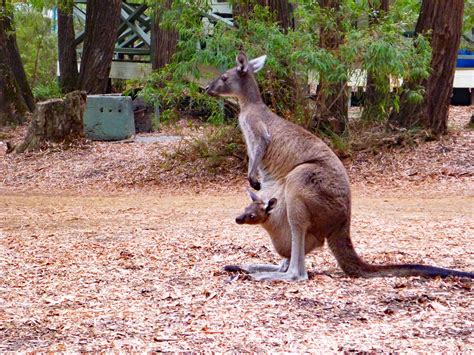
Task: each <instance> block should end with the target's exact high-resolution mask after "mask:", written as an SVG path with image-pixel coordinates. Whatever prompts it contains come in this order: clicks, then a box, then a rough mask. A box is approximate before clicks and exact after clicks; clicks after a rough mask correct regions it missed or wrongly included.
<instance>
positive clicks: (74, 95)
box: [12, 91, 87, 153]
mask: <svg viewBox="0 0 474 355" xmlns="http://www.w3.org/2000/svg"><path fill="white" fill-rule="evenodd" d="M86 100H87V95H86V92H85V91H73V92H71V93H69V94H67V95H66V96H65V97H64V99H51V100H47V101H43V102H39V103H38V104H36V110H35V112H34V114H33V120H32V122H31V124H30V127H29V128H28V133H27V134H26V137H25V139H24V141H23V142H22V143H20V144H18V145H17V146H15V147H14V148H13V149H12V150H13V151H14V152H15V153H23V152H24V151H32V150H35V149H39V148H41V145H42V144H43V143H44V142H47V141H49V142H62V141H67V140H72V139H74V138H78V137H83V135H84V128H83V116H84V111H85V108H86Z"/></svg>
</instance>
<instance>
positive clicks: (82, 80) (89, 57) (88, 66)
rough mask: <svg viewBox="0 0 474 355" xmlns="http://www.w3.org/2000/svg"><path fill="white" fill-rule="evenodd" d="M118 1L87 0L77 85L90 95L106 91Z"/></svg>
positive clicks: (120, 2) (119, 3) (119, 0)
mask: <svg viewBox="0 0 474 355" xmlns="http://www.w3.org/2000/svg"><path fill="white" fill-rule="evenodd" d="M121 4H122V1H121V0H88V1H87V14H86V34H85V38H84V50H83V53H82V60H81V70H80V76H79V84H80V87H81V89H82V90H85V91H87V93H89V94H104V93H106V91H107V83H108V80H109V74H110V67H111V65H112V59H113V55H114V47H115V40H116V39H117V30H118V25H119V22H120V9H121Z"/></svg>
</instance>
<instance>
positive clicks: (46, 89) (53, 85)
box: [32, 81, 62, 100]
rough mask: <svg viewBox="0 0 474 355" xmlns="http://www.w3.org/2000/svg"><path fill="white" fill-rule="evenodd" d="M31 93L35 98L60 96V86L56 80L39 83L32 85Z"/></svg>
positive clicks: (43, 98)
mask: <svg viewBox="0 0 474 355" xmlns="http://www.w3.org/2000/svg"><path fill="white" fill-rule="evenodd" d="M32 90H33V95H34V97H35V98H36V99H37V100H46V99H51V98H57V97H61V96H62V94H61V88H60V87H59V84H58V82H57V81H49V82H47V83H44V84H43V83H39V84H38V85H36V86H35V87H33V89H32Z"/></svg>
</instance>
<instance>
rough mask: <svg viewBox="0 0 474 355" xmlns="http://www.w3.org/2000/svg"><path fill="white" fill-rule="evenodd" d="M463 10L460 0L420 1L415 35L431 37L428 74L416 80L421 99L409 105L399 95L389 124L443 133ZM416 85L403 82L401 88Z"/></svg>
mask: <svg viewBox="0 0 474 355" xmlns="http://www.w3.org/2000/svg"><path fill="white" fill-rule="evenodd" d="M463 12H464V0H452V1H438V0H423V3H422V5H421V11H420V15H419V17H418V22H417V24H416V29H415V35H416V34H424V35H428V36H430V38H431V40H430V42H431V48H432V57H431V74H430V76H429V78H428V79H427V80H424V81H422V82H421V83H420V84H421V85H422V86H423V87H424V88H425V94H424V100H423V102H422V103H421V104H411V103H410V102H408V100H407V97H406V95H402V97H401V99H400V111H399V112H398V113H396V112H394V113H392V115H391V117H390V121H391V123H393V124H397V125H400V126H403V127H413V126H421V127H423V128H425V129H427V130H429V131H430V132H431V133H432V134H433V135H435V136H437V135H441V134H445V133H446V132H447V122H448V110H449V103H450V100H451V96H452V92H453V81H454V71H455V65H456V58H457V51H458V49H459V43H460V39H461V28H462V20H463ZM416 84H417V83H412V82H407V83H406V84H404V88H405V89H408V88H411V87H414V86H415V85H416Z"/></svg>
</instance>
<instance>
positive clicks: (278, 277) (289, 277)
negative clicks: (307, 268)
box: [251, 271, 308, 281]
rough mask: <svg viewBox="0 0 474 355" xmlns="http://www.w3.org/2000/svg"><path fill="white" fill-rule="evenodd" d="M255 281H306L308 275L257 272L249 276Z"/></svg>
mask: <svg viewBox="0 0 474 355" xmlns="http://www.w3.org/2000/svg"><path fill="white" fill-rule="evenodd" d="M251 276H252V278H253V279H255V280H257V281H304V280H308V273H307V272H304V273H293V272H289V271H287V272H258V273H255V274H252V275H251Z"/></svg>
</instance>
